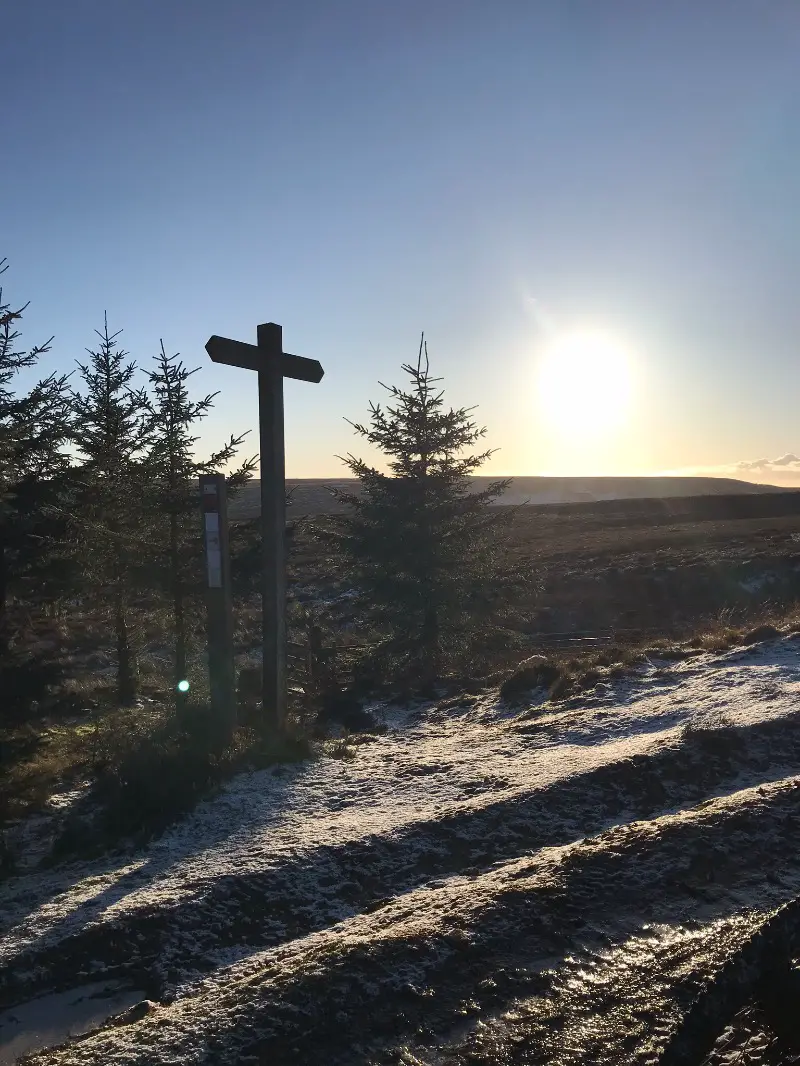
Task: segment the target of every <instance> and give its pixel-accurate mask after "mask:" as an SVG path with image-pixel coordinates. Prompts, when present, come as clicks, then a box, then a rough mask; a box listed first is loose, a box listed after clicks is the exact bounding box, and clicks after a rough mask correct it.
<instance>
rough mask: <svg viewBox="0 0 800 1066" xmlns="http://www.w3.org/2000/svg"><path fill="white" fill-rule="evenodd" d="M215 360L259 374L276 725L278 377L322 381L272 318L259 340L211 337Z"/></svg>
mask: <svg viewBox="0 0 800 1066" xmlns="http://www.w3.org/2000/svg"><path fill="white" fill-rule="evenodd" d="M206 351H207V352H208V354H209V355H210V356H211V360H212V362H214V363H226V364H227V365H228V366H240V367H243V368H244V369H245V370H255V371H256V372H257V373H258V421H259V432H260V438H261V537H262V542H263V553H264V554H263V565H264V575H263V590H262V619H263V621H262V626H263V633H262V637H263V657H264V675H263V676H264V686H263V713H264V717H265V724H267V722H270V721H271V723H272V724H273V725H274V727H275V728H276V729H278V728H280V727H281V726H282V725H283V721H284V718H285V716H286V461H285V452H284V439H283V379H284V378H297V379H298V380H299V381H312V382H314V383H317V382H319V381H321V380H322V375H323V374H324V371H323V369H322V367H321V365H320V364H319V363H318V362H317V360H316V359H304V358H302V357H301V356H299V355H289V354H287V353H286V352H284V350H283V331H282V329H281V327H280V326H277V325H276V324H275V323H274V322H267V323H265V324H264V325H262V326H259V327H258V345H255V344H244V343H243V342H242V341H232V340H228V339H227V338H225V337H210V338H209V340H208V343H207V344H206Z"/></svg>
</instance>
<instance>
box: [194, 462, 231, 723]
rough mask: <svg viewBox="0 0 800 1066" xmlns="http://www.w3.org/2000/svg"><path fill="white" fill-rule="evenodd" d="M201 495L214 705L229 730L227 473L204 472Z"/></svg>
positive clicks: (229, 624)
mask: <svg viewBox="0 0 800 1066" xmlns="http://www.w3.org/2000/svg"><path fill="white" fill-rule="evenodd" d="M200 498H201V501H202V507H203V544H204V547H205V558H206V599H207V605H208V676H209V687H210V692H211V707H212V711H213V713H214V717H215V719H216V720H217V721H218V722H219V723H220V724H221V725H222V726H223V727H224V728H225V729H226V730H227V731H229V732H230V731H232V730H233V728H234V726H235V725H236V671H235V668H234V663H233V607H232V602H231V569H230V551H229V547H228V504H227V491H226V485H225V475H224V474H201V475H200Z"/></svg>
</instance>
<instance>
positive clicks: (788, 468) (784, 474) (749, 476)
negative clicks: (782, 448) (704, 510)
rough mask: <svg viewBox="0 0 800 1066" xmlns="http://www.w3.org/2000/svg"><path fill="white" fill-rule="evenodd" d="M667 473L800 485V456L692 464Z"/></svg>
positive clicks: (791, 453)
mask: <svg viewBox="0 0 800 1066" xmlns="http://www.w3.org/2000/svg"><path fill="white" fill-rule="evenodd" d="M665 473H666V474H670V475H673V476H681V475H682V476H684V477H732V478H739V479H740V480H742V481H755V482H756V483H757V484H765V485H766V484H769V485H785V486H786V487H787V488H794V487H796V486H800V456H797V455H795V454H794V452H787V453H786V454H785V455H780V456H778V458H777V459H743V460H741V461H740V462H738V463H727V464H725V465H722V466H692V467H683V468H682V469H680V470H667V471H665Z"/></svg>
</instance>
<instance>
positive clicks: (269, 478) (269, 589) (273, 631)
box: [258, 322, 286, 730]
mask: <svg viewBox="0 0 800 1066" xmlns="http://www.w3.org/2000/svg"><path fill="white" fill-rule="evenodd" d="M258 347H259V348H260V349H261V350H262V351H263V353H264V358H263V362H262V364H261V368H260V369H259V371H258V407H259V422H260V434H261V530H262V542H263V544H262V547H263V559H264V578H263V580H264V587H263V594H262V610H263V621H262V625H263V633H262V636H263V663H264V666H263V669H264V696H263V701H264V702H263V715H264V720H265V724H267V723H268V724H270V725H271V726H272V727H273V728H274V729H276V730H278V729H281V728H282V726H283V724H284V721H285V717H286V469H285V454H284V440H283V369H282V366H281V359H282V356H283V331H282V330H281V327H280V326H278V325H276V324H275V323H274V322H267V323H266V324H264V325H261V326H259V327H258Z"/></svg>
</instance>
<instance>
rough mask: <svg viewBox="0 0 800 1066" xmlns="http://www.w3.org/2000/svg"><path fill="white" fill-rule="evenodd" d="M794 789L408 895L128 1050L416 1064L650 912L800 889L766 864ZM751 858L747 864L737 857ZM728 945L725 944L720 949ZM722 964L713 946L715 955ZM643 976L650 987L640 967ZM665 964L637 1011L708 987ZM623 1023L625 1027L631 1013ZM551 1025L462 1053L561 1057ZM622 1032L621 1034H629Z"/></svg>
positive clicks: (776, 854) (592, 999) (608, 998)
mask: <svg viewBox="0 0 800 1066" xmlns="http://www.w3.org/2000/svg"><path fill="white" fill-rule="evenodd" d="M799 801H800V797H798V790H796V789H783V790H780V791H779V792H778V794H776V795H775V796H773V797H772V800H771V801H770V802H767V801H764V802H763V803H762V804H761V805H760V806H759V807H758V809H756V810H754V809H749V808H747V807H746V806H745V805H741V804H731V805H730V806H729V807H728V808H727V809H726V810H724V811H718V812H717V813H716V815H715V816H714V817H713V818H709V819H708V820H705V819H704V818H702V817H699V818H695V819H694V820H692V819H686V818H679V817H678V818H673V819H667V820H665V822H664V823H663V824H660V825H658V826H641V825H638V826H637V825H633V826H627V827H625V828H624V829H620V830H617V831H615V833H614V834H611V837H612V839H609V840H605V841H600V842H598V844H597V846H593V847H576V848H573V849H571V850H570V852H569V853H568V854H567V855H566V856H564V857H563V858H562V861H561V862H560V864H559V865H558V867H557V868H551V869H550V870H549V872H548V874H547V875H546V876H543V871H544V864H543V863H542V862H538V863H537V860H536V859H531V860H530V868H526V865H525V863H524V861H522V862H521V863H520V864H519V866H518V867H515V869H514V870H513V871H512V873H511V876H508V875H506V874H504V873H503V872H502V871H497V872H496V873H491V872H489V873H486V874H484V875H483V876H482V877H478V878H477V879H476V880H475V882H474V887H473V888H470V887H468V886H467V885H463V886H462V887H461V894H460V896H458V895H455V896H454V895H453V893H452V891H451V890H449V889H447V888H443V889H442V890H441V896H439V895H437V891H438V890H436V889H434V890H433V891H432V892H426V893H416V895H415V894H414V893H411V895H410V897H409V898H406V899H403V900H402V902H401V903H399V905H398V906H397V907H395V908H394V912H393V913H392V914H388V915H387V917H386V918H385V920H383V922H381V921H380V920H379V918H378V916H364V915H361V916H359V917H358V918H355V919H353V920H352V922H351V923H345V926H344V927H343V928H342V929H341V931H340V932H339V931H337V930H333V931H331V932H330V933H329V934H328V937H327V941H326V943H324V944H321V943H315V944H313V945H308V946H304V945H302V944H301V945H299V946H298V948H297V951H296V953H295V954H294V955H289V954H287V953H285V952H284V953H282V954H281V955H280V957H278V956H276V957H275V958H269V957H267V958H266V959H264V960H263V962H262V964H261V970H260V971H259V972H256V973H255V974H251V975H250V977H249V978H248V979H247V980H246V981H239V982H237V983H234V984H233V985H231V986H229V987H226V986H225V984H224V983H222V984H220V985H219V986H217V987H216V988H215V989H213V990H211V991H209V992H207V993H206V994H205V996H204V994H203V992H202V991H201V992H200V994H199V996H198V997H197V998H196V999H189V1000H184V1001H183V1003H182V1005H181V1009H180V1010H179V1011H178V1012H173V1013H172V1014H171V1015H170V1017H169V1018H165V1019H164V1020H163V1022H162V1024H160V1025H148V1024H147V1023H145V1024H143V1025H142V1026H140V1027H139V1029H138V1030H137V1032H136V1043H135V1045H133V1044H130V1043H129V1045H128V1046H129V1047H130V1048H131V1049H132V1048H133V1047H134V1046H135V1051H134V1050H131V1051H130V1052H129V1054H128V1057H126V1058H125V1061H126V1062H128V1063H131V1062H141V1063H145V1062H153V1061H167V1060H169V1061H180V1059H181V1055H185V1049H186V1044H185V1041H186V1039H187V1034H188V1033H191V1036H192V1057H193V1061H196V1062H202V1063H212V1062H223V1061H226V1062H228V1061H229V1062H235V1061H259V1062H303V1063H309V1064H314V1063H320V1064H322V1063H324V1064H326V1066H331V1064H339V1063H349V1064H353V1063H357V1062H367V1061H369V1062H387V1063H388V1062H397V1061H418V1060H417V1059H416V1058H415V1057H414V1056H413V1054H412V1057H411V1058H410V1059H409V1058H402V1059H401V1058H399V1057H398V1055H399V1052H400V1050H401V1049H402V1048H407V1049H410V1052H409V1053H413V1051H414V1050H415V1049H416V1048H418V1047H421V1048H422V1049H428V1050H436V1051H438V1050H439V1049H440V1048H441V1046H442V1044H443V1043H446V1042H448V1041H450V1040H452V1039H453V1038H454V1037H455V1036H456V1034H457V1032H458V1031H459V1030H461V1032H462V1036H463V1030H464V1028H465V1021H466V1019H467V1018H469V1017H473V1018H477V1017H486V1016H487V1015H498V1014H499V1013H501V1012H503V1011H504V1010H505V1008H506V1007H507V1006H508V1005H509V1004H511V1003H512V1002H518V1001H519V1000H521V999H523V1000H524V999H525V997H531V996H536V997H545V998H550V999H552V998H553V996H554V995H558V993H559V986H562V987H569V986H570V981H569V980H566V981H562V980H561V977H560V974H559V971H562V970H564V969H565V964H566V963H567V960H568V958H569V957H572V958H574V957H575V956H576V955H577V956H581V955H585V957H586V960H587V963H588V962H589V961H591V959H592V957H593V959H594V960H595V961H596V960H597V959H598V952H611V954H612V955H613V949H614V948H615V947H618V946H620V945H622V944H624V943H625V942H626V941H629V940H630V939H631V938H635V937H640V938H642V939H647V933H648V927H650V938H651V939H652V935H653V934H652V923H653V922H658V923H663V924H664V925H671V926H673V927H675V928H676V929H679V928H681V927H683V928H685V927H686V925H687V923H690V924H691V923H696V924H697V925H699V926H701V927H702V926H709V927H711V926H713V925H714V923H720V922H725V921H727V920H730V919H733V918H735V917H737V916H739V915H740V914H741V911H742V909H743V908H742V902H741V898H742V896H743V895H747V896H749V897H750V898H751V899H752V900H757V906H758V907H759V908H763V909H767V908H771V907H776V906H779V905H781V904H783V903H785V902H787V901H788V900H791V899H793V898H794V896H795V894H796V888H794V887H792V884H787V883H780V882H779V881H777V880H775V881H774V882H773V883H772V884H770V883H769V882H768V881H767V880H765V879H764V877H763V874H762V871H763V870H764V869H767V868H770V867H771V868H773V869H780V870H782V871H783V872H785V873H787V874H788V875H790V876H789V880H790V881H791V882H793V884H795V885H796V883H797V879H798V877H800V858H798V857H797V854H796V849H794V848H793V841H794V839H795V838H796V834H797V831H798V827H800V808H799V806H798V804H799ZM714 833H717V834H719V837H720V840H719V843H720V848H719V849H718V852H719V866H718V868H717V871H716V877H715V880H714V883H715V885H716V886H717V891H716V893H714V894H712V893H711V892H710V891H709V890H707V891H706V892H705V893H704V894H700V893H698V892H697V891H695V892H692V891H689V889H690V887H691V886H688V885H687V883H686V878H687V872H686V865H687V856H688V855H692V854H694V855H697V854H701V853H702V851H703V849H704V848H705V847H706V846H707V845H708V843H709V840H710V839H713V834H714ZM726 854H727V858H725V855H726ZM743 855H747V856H748V858H749V860H750V861H749V862H747V863H742V862H741V861H740V860H741V857H742V856H743ZM754 884H757V885H758V891H757V892H756V891H754ZM795 920H796V916H795ZM744 924H746V923H744ZM730 941H731V938H730V937H729V938H728V942H730ZM725 946H726V945H725V944H722V945H720V944H717V945H716V947H717V952H719V950H720V947H722V948H725ZM729 946H730V943H728V947H729ZM577 961H578V962H580V958H578V960H577ZM645 961H646V960H645ZM713 961H714V960H713V959H712V958H711V955H710V954H709V957H708V958H707V959H706V963H705V965H706V966H708V965H709V963H712V964H713ZM717 961H718V960H717ZM610 962H611V964H612V965H613V959H611V960H610ZM572 972H573V974H574V973H575V970H574V967H573V971H572ZM708 972H709V971H708V969H706V974H707V973H708ZM566 976H567V977H569V975H568V974H567V975H566ZM634 976H635V978H636V982H637V984H638V985H639V986H642V985H643V984H645V985H646V983H647V972H646V969H643V968H642V966H641V965H640V966H639V967H638V968H636V973H635V975H634ZM657 976H658V982H659V983H660V987H659V989H658V990H657V991H658V995H657V996H654V997H651V1000H650V1001H649V1002H648V1001H647V1000H644V1001H642V1000H639V1001H638V1002H636V1003H634V1004H632V1007H631V1011H630V1017H631V1018H637V1019H638V1021H639V1022H640V1023H642V1022H644V1023H645V1024H647V1023H649V1022H650V1021H651V1020H652V1019H658V1017H659V1012H661V1016H662V1017H663V1013H664V1002H665V1000H670V1001H671V1002H672V1003H673V1004H674V1005H676V1006H677V1009H678V1010H680V1009H683V1008H685V1007H686V1006H687V1005H688V1003H689V1002H690V1001H691V999H692V998H693V996H694V994H695V991H696V988H697V985H698V981H697V980H694V981H692V980H689V979H688V975H687V967H686V965H685V960H684V964H683V965H682V966H681V967H679V968H678V969H676V970H675V971H674V972H664V973H659V974H658V975H657ZM700 976H703V974H702V973H701V974H700ZM611 978H612V979H611V980H610V981H609V980H606V981H605V982H604V983H603V985H602V987H595V985H594V984H593V982H592V981H591V980H587V981H586V982H584V984H585V987H584V990H583V992H584V994H583V995H582V996H575V997H574V999H575V1000H576V1002H575V1003H574V1004H573V1006H574V1013H575V1016H576V1020H577V1019H578V1018H579V1019H580V1020H581V1022H582V1023H583V1031H584V1038H586V1039H590V1038H592V1032H593V1027H592V1026H591V1024H588V1025H587V1024H586V1022H587V1020H588V1019H590V1018H591V1011H592V1009H595V1010H597V1011H598V1012H604V1014H605V1015H610V1014H611V1012H612V1011H613V1009H614V1006H615V1002H614V998H613V993H614V991H615V986H614V981H613V970H612V972H611ZM610 993H612V994H610ZM621 994H625V988H624V986H621V987H618V988H616V995H617V1003H618V1001H619V997H620V995H621ZM206 997H207V998H206ZM212 1000H213V1002H212ZM539 1001H540V1002H541V1000H539ZM465 1005H468V1009H466V1006H465ZM561 1008H562V1014H563V1010H569V1008H570V1004H569V1002H564V1003H562V1004H561ZM212 1010H213V1016H214V1023H213V1025H211V1026H209V1025H208V1024H207V1018H208V1015H209V1012H210V1011H212ZM465 1010H466V1013H465ZM551 1013H552V1012H551ZM557 1021H558V1019H556V1022H557ZM616 1021H617V1025H618V1027H624V1026H625V1025H626V1022H627V1016H626V1012H625V1010H624V1009H623V1010H618V1011H617V1019H616ZM511 1026H513V1022H511ZM539 1035H541V1029H540V1034H539ZM551 1035H552V1037H553V1040H552V1042H551V1044H550V1046H549V1047H547V1046H544V1045H543V1044H542V1043H539V1044H537V1043H536V1041H535V1040H534V1041H533V1042H528V1043H527V1044H524V1045H523V1046H522V1048H521V1051H522V1053H521V1054H520V1055H519V1057H518V1058H517V1057H515V1055H514V1054H510V1055H506V1054H504V1055H503V1056H502V1057H500V1056H497V1057H493V1058H492V1057H488V1058H481V1057H480V1056H471V1057H470V1056H467V1057H466V1061H474V1062H496V1061H508V1062H517V1061H518V1062H520V1063H522V1062H525V1063H535V1064H538V1063H545V1062H547V1063H552V1062H561V1061H562V1060H561V1058H559V1057H558V1056H556V1057H554V1056H553V1054H552V1052H553V1048H554V1047H557V1045H558V1033H557V1032H554V1033H551ZM617 1035H618V1036H620V1037H621V1039H623V1040H624V1039H625V1037H626V1035H627V1034H626V1033H624V1032H623V1033H621V1034H617ZM104 1041H105V1038H104V1036H103V1034H102V1033H101V1034H98V1035H97V1037H96V1038H92V1039H90V1040H89V1041H88V1042H87V1043H85V1044H83V1045H82V1056H83V1061H84V1062H86V1063H87V1064H89V1063H99V1062H104V1061H107V1058H104V1056H105V1055H107V1054H108V1053H109V1052H110V1051H111V1050H112V1048H113V1037H110V1038H108V1043H105V1042H104ZM514 1046H515V1045H513V1044H512V1051H513V1047H514ZM518 1050H519V1048H518ZM595 1052H596V1056H595V1057H594V1058H592V1056H591V1050H590V1049H589V1054H588V1057H586V1058H581V1057H580V1048H579V1047H577V1046H572V1045H571V1046H570V1054H569V1056H568V1057H567V1058H565V1059H564V1060H563V1061H564V1062H566V1061H569V1062H584V1061H585V1062H588V1061H597V1062H609V1063H610V1062H615V1063H616V1062H619V1061H629V1059H628V1058H624V1059H620V1058H613V1057H611V1055H612V1053H613V1048H602V1047H598V1046H597V1041H595ZM423 1061H425V1060H423ZM428 1061H429V1059H428ZM437 1061H439V1057H438V1055H437ZM443 1061H444V1060H443ZM456 1061H460V1062H463V1061H465V1060H464V1059H456Z"/></svg>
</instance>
